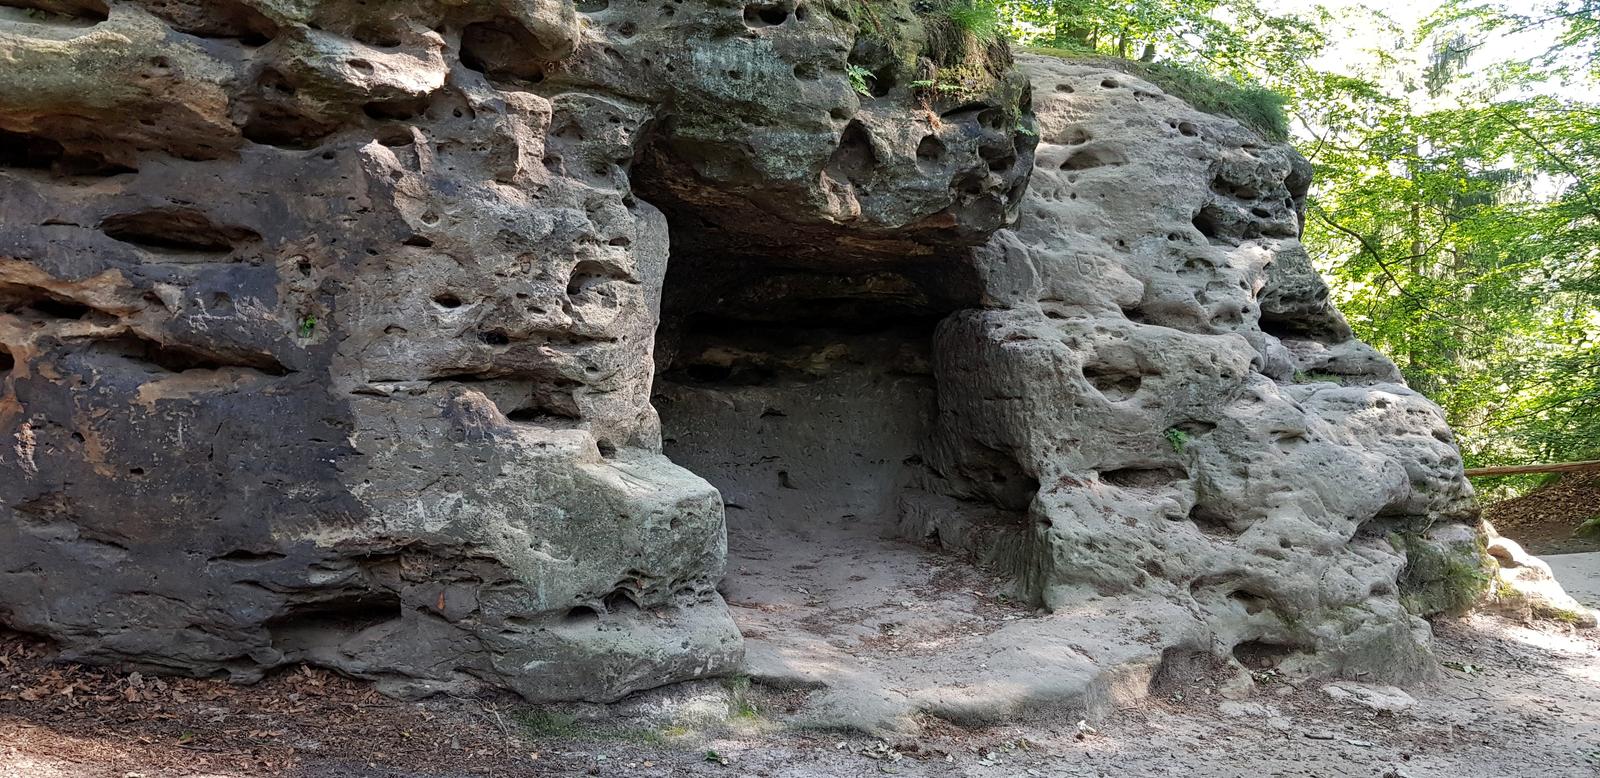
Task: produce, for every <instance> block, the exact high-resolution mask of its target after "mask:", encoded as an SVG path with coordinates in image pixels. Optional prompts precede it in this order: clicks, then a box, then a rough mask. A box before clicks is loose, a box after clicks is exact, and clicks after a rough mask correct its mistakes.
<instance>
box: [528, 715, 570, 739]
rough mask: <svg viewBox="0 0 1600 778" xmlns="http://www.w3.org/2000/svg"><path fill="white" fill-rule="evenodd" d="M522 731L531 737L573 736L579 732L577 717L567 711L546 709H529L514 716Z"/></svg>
mask: <svg viewBox="0 0 1600 778" xmlns="http://www.w3.org/2000/svg"><path fill="white" fill-rule="evenodd" d="M515 718H516V720H517V723H518V724H521V725H522V731H523V733H525V734H526V735H527V736H528V737H532V738H559V737H575V736H577V735H578V734H580V733H579V727H578V717H577V716H573V715H571V714H569V713H560V712H557V711H548V710H530V711H527V712H524V713H521V714H518V715H517V716H516V717H515Z"/></svg>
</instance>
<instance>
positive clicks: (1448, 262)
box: [1298, 2, 1600, 494]
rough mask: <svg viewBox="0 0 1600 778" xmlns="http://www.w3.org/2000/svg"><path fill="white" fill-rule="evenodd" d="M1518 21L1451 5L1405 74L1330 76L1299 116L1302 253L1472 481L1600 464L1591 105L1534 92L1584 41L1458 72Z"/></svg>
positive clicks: (1567, 35) (1599, 226)
mask: <svg viewBox="0 0 1600 778" xmlns="http://www.w3.org/2000/svg"><path fill="white" fill-rule="evenodd" d="M1553 7H1554V6H1551V8H1553ZM1551 18H1552V19H1553V18H1554V17H1551ZM1533 23H1534V22H1532V21H1531V20H1530V18H1527V17H1520V16H1517V17H1514V18H1513V17H1509V16H1506V15H1503V14H1499V13H1497V12H1495V11H1493V10H1492V9H1491V8H1489V7H1488V6H1486V5H1484V4H1482V3H1465V2H1458V3H1452V4H1449V5H1447V6H1446V9H1445V12H1444V13H1441V14H1440V15H1439V16H1436V17H1435V18H1434V19H1432V20H1430V21H1429V22H1428V23H1427V24H1426V25H1424V26H1423V28H1422V29H1421V30H1419V32H1418V36H1417V39H1416V41H1417V42H1416V43H1415V44H1414V46H1415V48H1417V49H1418V50H1419V54H1420V56H1421V57H1422V58H1423V59H1424V60H1425V61H1426V68H1425V71H1424V72H1423V73H1422V75H1421V77H1420V78H1418V79H1413V80H1399V81H1393V80H1391V81H1390V82H1388V83H1384V82H1382V81H1381V80H1379V79H1377V78H1373V79H1372V80H1369V81H1365V82H1362V81H1359V80H1358V79H1355V78H1351V77H1345V78H1342V79H1340V80H1335V79H1332V78H1327V79H1323V80H1322V81H1321V82H1320V83H1319V84H1317V87H1316V88H1315V89H1306V90H1303V91H1302V92H1301V94H1302V95H1303V97H1304V99H1302V100H1301V101H1300V102H1299V105H1298V108H1299V113H1300V115H1301V118H1302V120H1303V121H1304V122H1305V124H1306V125H1307V126H1308V127H1310V128H1313V129H1314V130H1315V134H1314V135H1313V137H1312V139H1311V140H1309V141H1308V142H1306V143H1303V144H1302V148H1303V149H1304V150H1305V152H1306V154H1307V156H1308V157H1309V158H1310V159H1311V160H1312V161H1313V163H1315V164H1316V166H1317V172H1318V187H1317V190H1316V191H1315V192H1314V194H1313V200H1312V204H1311V208H1310V220H1309V223H1308V224H1307V235H1306V243H1307V245H1308V247H1310V248H1311V249H1312V251H1313V253H1314V256H1315V258H1316V259H1317V261H1318V264H1319V265H1320V266H1321V267H1323V268H1325V269H1327V270H1328V271H1331V275H1332V277H1333V278H1332V281H1333V286H1334V290H1335V293H1336V295H1337V298H1338V301H1339V303H1340V306H1341V307H1342V308H1343V309H1344V310H1345V312H1346V314H1347V316H1348V317H1349V319H1350V322H1351V324H1352V325H1353V326H1354V327H1355V328H1356V331H1357V333H1358V334H1359V335H1360V336H1361V337H1362V338H1363V339H1365V340H1367V341H1369V342H1371V343H1372V344H1373V345H1375V346H1377V347H1378V348H1379V349H1380V350H1382V351H1384V352H1386V353H1387V354H1389V355H1390V356H1391V357H1393V358H1394V359H1395V360H1396V362H1397V363H1398V364H1399V365H1400V368H1401V370H1402V371H1403V372H1404V374H1405V376H1406V379H1407V381H1408V382H1409V383H1410V384H1411V385H1412V386H1413V387H1414V388H1416V389H1418V390H1420V391H1422V392H1424V393H1425V394H1427V395H1428V396H1430V397H1431V398H1433V399H1434V400H1436V401H1437V402H1439V403H1440V404H1441V405H1442V406H1443V407H1444V408H1445V410H1446V412H1447V414H1448V416H1449V418H1450V421H1451V423H1452V425H1453V426H1454V427H1455V428H1456V430H1457V433H1458V440H1459V443H1460V445H1461V447H1462V449H1463V454H1464V458H1465V460H1466V463H1467V465H1468V466H1469V467H1472V466H1488V465H1497V464H1519V463H1531V462H1549V461H1564V460H1583V459H1593V458H1596V457H1600V314H1597V313H1596V311H1597V309H1600V264H1597V255H1596V253H1595V251H1594V248H1593V247H1594V246H1595V245H1597V242H1600V193H1596V192H1595V191H1594V190H1595V188H1596V187H1597V186H1600V106H1596V105H1590V104H1587V103H1584V102H1581V101H1579V100H1577V99H1573V98H1566V97H1555V96H1551V95H1548V94H1540V93H1539V85H1540V84H1541V83H1544V82H1546V81H1548V80H1550V79H1551V78H1553V74H1556V73H1561V74H1566V75H1571V74H1572V73H1573V72H1574V70H1573V68H1572V67H1571V65H1570V62H1568V60H1567V58H1566V55H1567V54H1571V53H1572V52H1574V51H1577V52H1580V53H1581V52H1583V51H1592V50H1593V49H1594V48H1595V47H1596V42H1597V41H1596V39H1595V38H1594V37H1593V34H1592V31H1590V30H1588V25H1587V24H1577V23H1576V22H1575V23H1574V26H1573V27H1572V28H1570V29H1566V30H1564V31H1563V33H1562V35H1561V36H1558V38H1559V40H1558V41H1557V42H1556V44H1555V47H1554V48H1553V49H1552V50H1550V51H1546V52H1543V53H1540V54H1537V55H1535V56H1534V57H1532V58H1529V59H1524V60H1520V61H1512V62H1500V63H1482V65H1481V66H1476V65H1475V64H1474V60H1473V58H1472V57H1471V56H1469V55H1470V54H1471V53H1472V52H1474V51H1477V50H1478V49H1479V46H1480V44H1481V42H1482V41H1483V40H1484V39H1485V38H1486V37H1487V36H1490V35H1499V34H1504V33H1505V32H1507V31H1508V30H1512V29H1519V28H1526V27H1527V26H1528V25H1530V24H1533ZM1551 23H1557V22H1554V21H1552V22H1551ZM1563 52H1564V53H1563ZM1581 56H1588V55H1587V54H1582V55H1581ZM1563 62H1566V63H1567V64H1561V63H1563ZM1534 483H1535V479H1531V478H1517V479H1496V480H1495V481H1492V482H1485V483H1484V484H1482V485H1481V486H1483V487H1486V490H1488V491H1490V492H1498V493H1501V494H1504V493H1506V492H1513V491H1517V490H1521V489H1526V488H1528V487H1530V486H1532V485H1534Z"/></svg>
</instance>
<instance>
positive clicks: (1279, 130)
mask: <svg viewBox="0 0 1600 778" xmlns="http://www.w3.org/2000/svg"><path fill="white" fill-rule="evenodd" d="M1026 50H1027V51H1029V52H1032V53H1034V54H1046V55H1049V56H1052V57H1061V58H1063V59H1071V60H1075V61H1079V62H1083V63H1086V64H1093V65H1098V66H1101V67H1105V68H1109V69H1111V70H1116V71H1120V72H1123V73H1127V74H1128V75H1130V76H1137V77H1139V78H1142V79H1144V80H1146V81H1149V82H1150V83H1152V84H1155V85H1156V86H1159V87H1161V89H1162V90H1163V91H1165V92H1166V93H1167V94H1170V95H1172V96H1173V97H1176V98H1178V99H1180V100H1183V101H1184V102H1186V103H1188V104H1189V105H1191V106H1194V107H1195V108H1196V109H1197V110H1201V111H1205V112H1206V113H1214V114H1218V115H1220V116H1227V117H1229V118H1232V119H1237V120H1238V121H1239V123H1240V124H1243V125H1244V126H1246V127H1249V128H1250V129H1252V130H1255V131H1256V132H1259V133H1261V134H1262V135H1264V136H1266V137H1267V138H1269V139H1271V140H1275V141H1280V142H1281V141H1285V140H1288V139H1289V115H1288V113H1287V112H1285V111H1284V106H1285V105H1286V104H1287V103H1288V99H1287V98H1285V97H1284V96H1283V95H1281V94H1278V93H1277V92H1274V91H1272V90H1270V89H1266V88H1264V87H1261V86H1256V85H1252V84H1244V83H1239V82H1237V81H1233V80H1231V79H1228V78H1222V77H1217V76H1212V75H1210V74H1208V73H1205V72H1204V71H1201V70H1199V69H1197V68H1193V67H1189V66H1187V65H1180V64H1177V63H1172V62H1140V61H1136V60H1131V59H1121V58H1118V57H1112V56H1106V55H1104V54H1100V53H1097V52H1093V51H1087V50H1083V49H1058V48H1051V47H1047V46H1030V47H1028V48H1027V49H1026Z"/></svg>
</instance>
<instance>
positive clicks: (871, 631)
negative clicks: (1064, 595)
mask: <svg viewBox="0 0 1600 778" xmlns="http://www.w3.org/2000/svg"><path fill="white" fill-rule="evenodd" d="M668 214H669V218H670V220H671V221H672V230H671V235H672V243H673V248H672V257H671V261H670V262H669V265H668V268H669V269H668V273H667V279H666V285H665V294H664V300H663V310H662V318H661V326H660V329H659V330H658V333H657V340H656V354H655V359H656V380H655V385H654V391H653V400H654V403H655V406H656V408H657V409H658V411H659V412H660V415H661V420H662V434H663V439H664V445H665V451H666V453H667V455H668V456H670V457H671V458H672V460H673V461H675V462H677V463H678V464H680V465H682V466H684V467H686V468H688V469H690V470H692V471H694V472H695V473H697V474H699V475H700V476H701V477H703V478H705V479H706V480H708V481H710V482H711V483H712V484H713V485H714V486H716V487H717V489H718V490H719V491H720V492H721V493H722V498H723V502H724V504H725V511H726V515H727V523H728V541H729V557H728V573H727V577H726V579H725V580H724V583H723V586H722V587H721V588H722V591H723V593H724V595H725V596H726V598H727V600H728V602H729V604H730V606H732V608H733V613H734V616H735V619H736V620H737V621H739V623H740V627H741V629H742V631H743V632H744V633H745V636H746V638H747V639H753V640H755V641H757V642H759V641H761V640H762V639H769V640H771V641H772V642H773V643H774V644H776V645H778V646H779V647H780V648H779V649H778V650H779V651H780V652H782V653H785V654H786V655H788V656H790V657H791V658H792V659H793V661H795V662H800V663H805V662H810V661H812V657H813V656H814V655H815V653H814V651H812V650H810V649H807V648H806V646H807V645H808V643H809V642H810V641H827V642H830V643H832V644H834V645H839V644H840V643H841V641H842V642H843V643H845V644H849V645H852V646H855V647H861V646H873V645H876V644H875V643H874V641H876V640H880V639H882V638H883V637H884V636H885V635H896V634H902V633H909V632H912V631H917V632H919V633H920V634H928V635H937V634H940V633H941V632H948V631H949V630H950V629H958V628H959V629H962V630H965V629H967V628H968V627H966V626H958V625H963V624H967V623H968V622H971V621H973V620H977V621H982V620H983V617H982V616H979V615H977V613H976V610H977V608H978V606H979V605H981V603H980V602H979V601H978V600H976V599H973V598H972V597H970V596H969V595H971V594H972V592H973V590H975V589H987V590H991V591H993V590H998V589H1001V588H1004V589H1007V590H1009V588H1010V587H1009V585H1007V584H1005V583H1003V582H1002V581H1001V580H1000V579H998V578H996V577H995V576H994V575H992V574H991V573H990V572H986V571H983V570H980V569H979V568H977V567H975V566H974V565H973V564H972V560H973V557H974V554H973V553H971V552H973V551H981V550H982V549H983V548H984V546H985V543H986V539H992V538H993V537H994V534H995V533H994V532H988V531H980V532H969V533H962V537H961V538H960V539H959V542H952V540H955V539H952V538H939V537H938V533H937V532H936V531H934V530H932V529H930V528H929V527H930V526H931V524H930V523H928V522H926V521H924V520H923V519H926V517H927V514H928V512H929V511H930V510H936V511H943V512H945V514H946V515H948V514H949V512H950V511H955V512H959V513H962V514H963V515H964V516H965V517H966V518H967V519H968V520H969V521H970V522H971V525H972V526H975V527H982V528H984V529H985V530H994V531H995V532H999V533H1007V532H1009V533H1010V534H1013V535H1015V534H1017V532H1016V531H1017V530H1018V529H1019V528H1020V527H1022V526H1023V524H1024V521H1023V515H1024V513H1025V511H1026V508H1027V504H1028V501H1029V500H1030V499H1031V497H1032V494H1033V492H1034V491H1035V490H1036V489H1037V488H1038V485H1037V482H1034V481H1032V479H1030V478H1028V477H1027V476H1026V475H1024V474H1023V473H1021V472H1020V470H1018V469H1017V468H1016V466H1015V464H1014V463H1012V464H1008V465H1003V466H1000V467H997V468H994V469H993V470H992V471H990V472H984V473H983V475H982V478H983V480H985V481H986V482H987V483H986V487H985V489H984V490H983V491H984V492H985V494H984V495H983V496H975V495H973V494H971V492H972V489H971V488H970V487H962V486H958V485H957V484H958V483H965V482H966V481H967V480H968V479H970V478H971V476H972V473H971V472H970V468H968V467H965V466H963V465H954V467H955V468H957V469H961V470H962V473H961V475H962V476H963V477H962V478H958V479H954V480H952V479H947V478H946V477H945V476H944V475H943V474H942V473H941V463H940V462H938V461H936V460H937V457H936V456H934V455H933V454H931V451H932V450H934V449H936V448H937V446H936V445H935V441H936V439H937V431H936V424H937V422H938V408H939V405H938V403H939V396H938V387H937V385H936V379H935V364H934V359H933V344H934V338H935V332H936V329H937V327H938V325H939V323H940V321H942V320H943V319H944V318H946V317H947V316H948V315H950V314H951V313H952V312H954V311H958V310H961V309H964V308H969V307H974V306H975V304H976V300H977V294H976V291H975V290H976V289H977V284H976V282H975V280H972V279H970V278H969V277H968V276H969V274H970V269H969V268H970V266H969V264H968V263H967V260H966V258H965V257H963V256H929V257H926V258H919V259H916V260H894V261H886V260H881V259H862V258H860V257H852V256H845V257H843V258H841V259H840V260H838V261H836V262H835V261H827V260H822V261H818V260H817V259H816V258H815V257H816V255H815V254H811V255H808V256H806V257H803V258H799V259H796V258H794V257H782V256H778V255H776V253H768V252H762V251H749V250H748V248H749V247H740V248H739V249H734V250H729V249H728V247H723V246H717V245H715V244H714V243H713V242H712V241H714V240H715V238H716V236H717V235H718V234H719V232H718V231H713V230H707V229H704V228H703V224H704V223H703V222H700V221H698V220H696V219H694V218H693V217H689V218H683V217H682V215H681V214H673V212H672V210H670V209H669V210H668ZM1013 492H1014V493H1015V494H1014V496H1011V497H1010V498H1009V499H1000V500H996V499H995V498H994V495H996V494H1009V493H1013ZM997 503H1003V505H1001V504H997ZM930 506H931V507H930ZM941 541H942V542H941ZM940 545H942V546H944V547H945V549H944V550H943V551H941V549H940V548H939V546H940ZM953 590H959V591H960V592H961V593H962V595H963V598H964V599H962V600H961V602H960V603H959V604H957V605H956V607H951V605H952V603H951V601H950V598H949V596H948V595H949V593H950V592H951V591H953ZM913 601H916V602H921V603H923V604H924V605H925V606H927V605H932V604H933V603H934V602H935V601H937V602H938V603H939V604H938V607H936V608H935V607H927V608H925V609H926V610H927V611H928V612H929V614H930V615H928V616H927V618H929V619H931V620H934V621H937V622H939V623H938V624H919V625H918V626H917V627H916V628H915V630H913V629H912V628H911V627H910V621H912V620H914V619H915V618H916V617H915V616H914V615H912V614H910V613H909V611H910V610H911V609H910V608H908V607H907V606H909V605H911V604H912V602H913ZM917 610H924V608H918V609H917ZM940 611H942V612H940ZM933 614H936V615H933ZM962 634H965V632H963V633H962Z"/></svg>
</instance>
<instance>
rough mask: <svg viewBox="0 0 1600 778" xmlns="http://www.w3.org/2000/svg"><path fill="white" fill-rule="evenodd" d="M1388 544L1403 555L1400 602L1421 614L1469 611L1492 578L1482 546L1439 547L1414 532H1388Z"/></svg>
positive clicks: (1490, 561) (1480, 598)
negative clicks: (1404, 560) (1404, 559)
mask: <svg viewBox="0 0 1600 778" xmlns="http://www.w3.org/2000/svg"><path fill="white" fill-rule="evenodd" d="M1389 543H1390V544H1391V545H1393V546H1395V547H1396V548H1397V549H1402V550H1404V551H1405V554H1406V566H1405V569H1404V570H1403V571H1402V572H1401V575H1400V601H1401V604H1403V605H1404V606H1405V607H1406V609H1407V610H1409V611H1411V612H1412V613H1415V614H1418V615H1421V616H1432V615H1435V614H1440V613H1442V614H1446V615H1459V614H1462V613H1465V612H1467V611H1468V610H1471V608H1472V607H1473V606H1474V605H1476V604H1477V603H1478V602H1479V601H1480V600H1482V599H1483V598H1484V596H1485V595H1487V594H1488V593H1489V589H1490V586H1491V584H1492V583H1493V581H1495V580H1496V579H1495V577H1494V576H1493V575H1492V574H1491V573H1490V571H1491V570H1493V569H1494V568H1493V563H1492V560H1491V559H1490V557H1489V555H1488V553H1487V551H1485V550H1484V549H1483V548H1481V547H1465V548H1462V547H1440V546H1438V545H1436V544H1434V543H1432V542H1430V541H1427V540H1424V539H1423V538H1421V537H1418V536H1417V535H1415V534H1413V533H1403V534H1397V535H1391V536H1390V538H1389Z"/></svg>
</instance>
